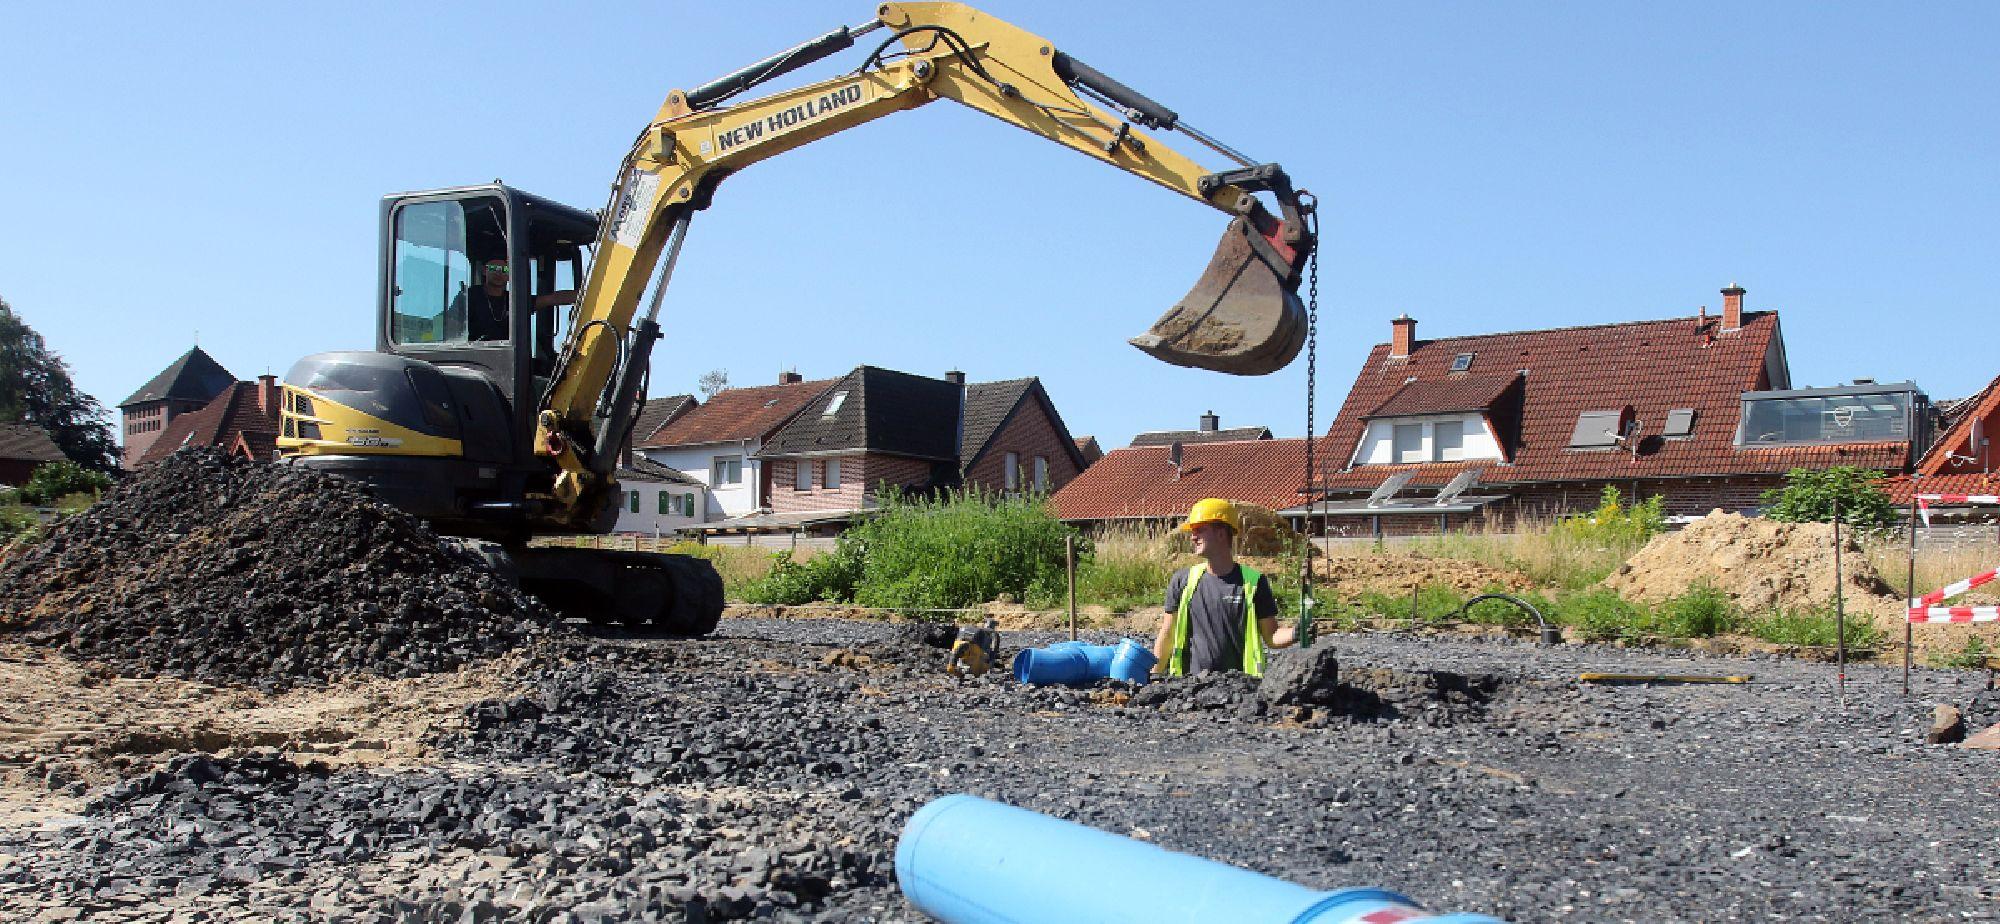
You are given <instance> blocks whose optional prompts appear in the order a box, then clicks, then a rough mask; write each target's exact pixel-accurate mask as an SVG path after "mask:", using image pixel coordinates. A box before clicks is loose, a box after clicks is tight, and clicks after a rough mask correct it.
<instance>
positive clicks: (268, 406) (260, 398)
mask: <svg viewBox="0 0 2000 924" xmlns="http://www.w3.org/2000/svg"><path fill="white" fill-rule="evenodd" d="M283 394H284V392H283V391H281V390H280V389H279V388H278V377H277V376H275V375H271V374H269V373H266V374H264V375H260V376H258V377H257V410H260V411H263V412H264V416H266V417H269V418H271V419H272V420H276V419H278V399H279V398H280V397H281V396H282V395H283Z"/></svg>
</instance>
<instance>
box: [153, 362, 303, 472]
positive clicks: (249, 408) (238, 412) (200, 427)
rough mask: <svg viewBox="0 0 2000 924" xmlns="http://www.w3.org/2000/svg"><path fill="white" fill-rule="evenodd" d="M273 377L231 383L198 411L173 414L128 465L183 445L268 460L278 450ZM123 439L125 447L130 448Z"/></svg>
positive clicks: (276, 391) (161, 456)
mask: <svg viewBox="0 0 2000 924" xmlns="http://www.w3.org/2000/svg"><path fill="white" fill-rule="evenodd" d="M282 397H283V390H282V389H281V388H280V387H279V386H278V377H277V376H275V375H262V376H258V377H257V381H255V382H234V383H231V384H230V386H229V387H228V388H225V389H223V390H222V393H221V394H218V395H216V396H215V397H214V398H213V399H211V400H210V401H209V402H208V403H207V404H204V405H202V406H201V408H199V409H198V410H195V411H191V412H185V413H180V414H176V415H174V416H173V417H172V418H171V419H168V420H167V422H166V426H165V427H163V428H161V429H160V431H159V432H158V433H155V434H152V438H151V439H150V440H148V442H147V444H146V449H145V451H144V452H143V453H141V454H140V455H139V457H138V459H137V461H136V462H135V463H132V464H134V466H135V467H136V466H138V465H147V464H151V463H153V462H158V461H159V460H161V459H164V458H166V457H167V456H170V455H172V454H173V453H174V452H175V451H177V450H180V449H184V448H186V447H188V446H213V447H215V448H217V449H220V450H222V451H223V452H226V453H228V454H230V455H232V456H237V457H239V458H244V459H272V458H276V457H277V453H278V407H279V404H278V402H279V400H280V399H281V398H282ZM130 448H131V447H130V444H129V443H128V444H127V452H128V453H129V452H130Z"/></svg>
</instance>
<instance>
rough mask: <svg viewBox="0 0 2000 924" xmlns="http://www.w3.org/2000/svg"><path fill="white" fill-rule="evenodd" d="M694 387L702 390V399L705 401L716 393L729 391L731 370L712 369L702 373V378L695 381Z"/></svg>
mask: <svg viewBox="0 0 2000 924" xmlns="http://www.w3.org/2000/svg"><path fill="white" fill-rule="evenodd" d="M694 387H696V388H698V389H700V390H701V400H703V401H707V400H708V399H710V398H713V397H715V396H716V395H719V394H721V393H723V392H725V391H728V390H729V370H727V369H710V370H708V371H707V372H704V373H702V374H701V379H700V380H699V381H697V382H695V386H694Z"/></svg>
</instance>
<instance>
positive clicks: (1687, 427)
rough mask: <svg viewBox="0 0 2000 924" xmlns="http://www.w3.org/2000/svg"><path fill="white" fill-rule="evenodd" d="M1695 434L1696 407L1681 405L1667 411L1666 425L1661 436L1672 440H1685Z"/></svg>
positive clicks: (1661, 431)
mask: <svg viewBox="0 0 2000 924" xmlns="http://www.w3.org/2000/svg"><path fill="white" fill-rule="evenodd" d="M1693 435H1694V408H1691V407H1681V408H1675V409H1673V410H1671V411H1668V412H1667V423H1666V426H1665V427H1663V428H1661V430H1660V436H1662V437H1664V438H1666V439H1670V440H1676V439H1680V440H1684V439H1687V438H1688V437H1690V436H1693Z"/></svg>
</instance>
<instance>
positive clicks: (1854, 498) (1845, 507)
mask: <svg viewBox="0 0 2000 924" xmlns="http://www.w3.org/2000/svg"><path fill="white" fill-rule="evenodd" d="M1881 478H1882V473H1881V472H1876V471H1870V470H1868V469H1865V468H1855V467H1854V466H1851V465H1836V466H1834V467H1833V468H1829V469H1820V470H1814V469H1806V468H1795V469H1792V470H1791V471H1789V472H1787V473H1785V486H1784V487H1782V488H1772V489H1771V490H1769V491H1765V492H1764V494H1763V496H1762V497H1761V498H1759V500H1761V501H1762V502H1763V503H1764V515H1765V516H1767V517H1770V518H1771V519H1773V520H1783V521H1785V522H1788V523H1831V522H1833V511H1834V507H1835V505H1836V504H1838V505H1839V509H1840V521H1841V522H1842V523H1846V524H1848V525H1849V526H1859V527H1864V528H1869V527H1882V526H1888V525H1890V524H1892V523H1894V522H1896V507H1895V505H1893V504H1891V503H1889V495H1887V494H1884V493H1882V489H1881V488H1879V487H1876V483H1877V482H1878V481H1880V480H1881Z"/></svg>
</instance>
